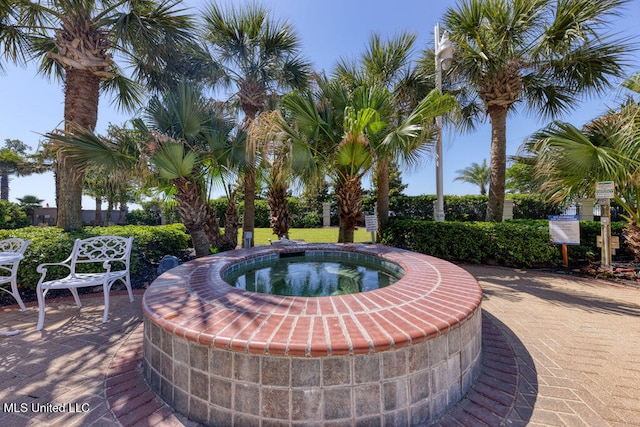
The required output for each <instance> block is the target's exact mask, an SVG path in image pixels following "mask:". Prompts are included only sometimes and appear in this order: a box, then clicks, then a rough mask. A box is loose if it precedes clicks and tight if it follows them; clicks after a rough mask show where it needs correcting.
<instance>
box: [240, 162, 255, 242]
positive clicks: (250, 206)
mask: <svg viewBox="0 0 640 427" xmlns="http://www.w3.org/2000/svg"><path fill="white" fill-rule="evenodd" d="M255 223H256V171H255V170H254V169H253V168H249V169H248V170H247V171H246V172H245V174H244V215H243V217H242V231H243V237H242V246H244V233H246V232H248V231H249V232H251V233H253V232H254V229H255ZM251 246H253V236H252V237H251Z"/></svg>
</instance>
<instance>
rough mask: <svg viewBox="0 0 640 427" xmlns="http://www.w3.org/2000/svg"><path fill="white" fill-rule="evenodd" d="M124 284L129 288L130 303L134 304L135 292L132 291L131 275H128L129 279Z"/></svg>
mask: <svg viewBox="0 0 640 427" xmlns="http://www.w3.org/2000/svg"><path fill="white" fill-rule="evenodd" d="M124 284H125V286H126V287H127V292H128V293H129V302H133V291H132V290H131V278H130V277H129V273H127V279H126V281H125V282H124Z"/></svg>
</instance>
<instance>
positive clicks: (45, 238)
mask: <svg viewBox="0 0 640 427" xmlns="http://www.w3.org/2000/svg"><path fill="white" fill-rule="evenodd" d="M100 235H117V236H124V237H128V236H133V237H134V239H133V249H132V251H131V275H132V276H134V275H136V274H138V273H141V272H142V271H143V269H144V268H145V267H147V266H148V265H149V264H150V263H156V262H159V261H160V259H161V258H162V257H163V256H164V255H174V256H177V257H180V256H182V255H183V254H184V252H185V251H187V250H188V249H189V245H190V243H191V240H190V238H189V235H188V234H187V233H186V230H185V228H184V225H182V224H171V225H163V226H157V227H147V226H135V225H126V226H113V227H86V228H83V229H81V230H77V231H74V232H69V233H67V232H64V231H62V230H61V229H60V228H57V227H26V228H21V229H19V230H13V231H10V232H9V231H6V230H0V240H2V239H8V238H10V237H19V238H21V239H24V240H31V244H30V245H29V246H28V247H27V251H26V252H25V255H24V258H23V259H22V261H21V262H20V268H19V270H18V283H19V284H20V286H21V287H23V288H25V289H31V290H34V289H35V288H36V285H37V284H38V280H39V279H40V273H38V272H37V271H36V268H37V266H38V265H39V264H42V263H45V262H60V261H63V260H65V259H66V258H67V257H68V256H69V254H71V250H72V249H73V242H74V240H75V239H86V238H87V237H93V236H100Z"/></svg>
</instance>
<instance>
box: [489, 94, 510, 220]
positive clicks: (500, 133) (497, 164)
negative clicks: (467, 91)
mask: <svg viewBox="0 0 640 427" xmlns="http://www.w3.org/2000/svg"><path fill="white" fill-rule="evenodd" d="M488 110H489V117H490V118H491V166H490V168H491V179H490V181H489V201H488V203H487V216H486V220H487V221H493V222H500V221H502V211H503V209H504V192H505V180H506V168H507V109H506V108H504V107H500V106H492V107H489V109H488Z"/></svg>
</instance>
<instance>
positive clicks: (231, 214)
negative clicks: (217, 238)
mask: <svg viewBox="0 0 640 427" xmlns="http://www.w3.org/2000/svg"><path fill="white" fill-rule="evenodd" d="M222 242H223V248H224V249H225V250H233V249H235V248H236V247H237V246H238V207H237V206H236V193H235V192H233V191H229V199H228V200H227V209H226V210H225V219H224V237H223V239H222Z"/></svg>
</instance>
